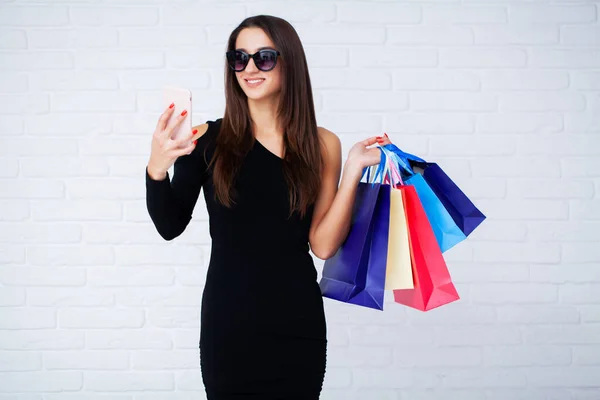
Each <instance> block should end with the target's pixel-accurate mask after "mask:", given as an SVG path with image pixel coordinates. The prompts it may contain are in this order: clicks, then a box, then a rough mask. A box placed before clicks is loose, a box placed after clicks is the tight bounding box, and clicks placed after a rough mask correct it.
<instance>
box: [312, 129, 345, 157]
mask: <svg viewBox="0 0 600 400" xmlns="http://www.w3.org/2000/svg"><path fill="white" fill-rule="evenodd" d="M317 131H318V132H319V140H320V141H321V143H322V144H323V145H324V147H325V149H324V150H325V151H326V153H327V154H329V155H333V156H335V155H337V154H339V153H340V152H341V147H342V143H341V141H340V138H339V137H338V135H336V134H335V133H333V132H331V131H330V130H329V129H327V128H324V127H322V126H318V127H317Z"/></svg>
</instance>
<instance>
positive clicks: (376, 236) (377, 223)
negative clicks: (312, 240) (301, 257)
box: [319, 155, 390, 310]
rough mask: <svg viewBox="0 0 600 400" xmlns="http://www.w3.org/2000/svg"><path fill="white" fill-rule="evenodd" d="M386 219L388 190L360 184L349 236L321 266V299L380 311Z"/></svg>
mask: <svg viewBox="0 0 600 400" xmlns="http://www.w3.org/2000/svg"><path fill="white" fill-rule="evenodd" d="M382 157H383V155H382ZM389 215H390V186H389V185H383V184H380V183H370V182H367V183H365V182H361V183H359V185H358V188H357V193H356V199H355V202H354V207H353V211H352V222H351V226H350V230H349V232H348V236H347V237H346V240H345V241H344V243H343V244H342V245H341V246H340V248H339V249H338V251H337V252H336V254H335V255H334V256H333V257H331V258H329V259H328V260H326V261H325V264H324V265H323V273H322V278H321V280H320V282H319V286H320V288H321V293H322V295H323V296H324V297H328V298H331V299H334V300H339V301H342V302H345V303H349V304H356V305H360V306H363V307H369V308H374V309H378V310H383V301H384V294H385V275H386V262H387V250H388V249H387V246H388V237H389V232H388V230H389Z"/></svg>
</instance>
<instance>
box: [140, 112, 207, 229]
mask: <svg viewBox="0 0 600 400" xmlns="http://www.w3.org/2000/svg"><path fill="white" fill-rule="evenodd" d="M193 129H194V130H195V131H197V133H196V134H195V135H193V136H192V140H197V139H199V141H200V142H201V143H200V146H199V147H196V148H194V151H193V152H192V153H191V154H189V155H188V154H186V155H182V156H179V157H178V158H177V159H176V160H175V163H174V169H173V177H172V178H170V177H169V173H168V171H164V170H161V169H160V168H155V167H154V165H153V164H152V163H151V162H149V163H148V165H147V166H146V208H147V210H148V213H149V215H150V218H151V220H152V222H153V223H154V226H155V227H156V230H157V231H158V233H159V234H160V236H162V238H163V239H165V240H173V239H175V238H176V237H178V236H179V235H181V234H182V233H183V231H184V230H185V228H186V227H187V225H188V224H189V222H190V220H191V219H192V212H193V210H194V206H195V205H196V202H197V200H198V196H199V194H200V190H201V187H202V179H201V176H200V174H202V172H203V170H202V168H201V165H202V163H203V161H202V155H201V151H200V150H201V149H202V148H203V147H204V143H203V139H204V133H205V132H206V131H207V129H208V124H202V125H200V126H197V127H194V128H193Z"/></svg>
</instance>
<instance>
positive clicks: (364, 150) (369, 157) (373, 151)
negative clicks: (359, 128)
mask: <svg viewBox="0 0 600 400" xmlns="http://www.w3.org/2000/svg"><path fill="white" fill-rule="evenodd" d="M375 143H377V144H379V145H380V146H385V145H386V144H390V143H391V141H390V139H389V138H388V136H387V134H386V135H385V136H373V137H370V138H368V139H365V140H363V141H360V142H358V143H356V144H355V145H354V146H352V148H351V149H350V152H349V153H348V159H347V160H346V167H347V168H350V169H351V170H352V172H354V174H355V175H359V176H362V171H363V170H364V169H365V168H366V167H370V166H372V165H377V164H379V162H380V161H381V150H379V149H378V148H377V147H369V146H372V145H374V144H375ZM359 179H360V178H359Z"/></svg>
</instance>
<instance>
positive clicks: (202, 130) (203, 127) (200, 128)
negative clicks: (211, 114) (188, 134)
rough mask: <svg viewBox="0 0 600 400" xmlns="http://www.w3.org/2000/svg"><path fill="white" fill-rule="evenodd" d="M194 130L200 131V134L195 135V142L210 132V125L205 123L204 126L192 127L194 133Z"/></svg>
mask: <svg viewBox="0 0 600 400" xmlns="http://www.w3.org/2000/svg"><path fill="white" fill-rule="evenodd" d="M194 129H198V132H197V133H196V134H195V135H194V140H195V139H198V138H199V137H201V136H202V135H204V134H205V133H206V131H207V130H208V123H204V124H202V125H196V126H194V127H192V131H193V130H194Z"/></svg>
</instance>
